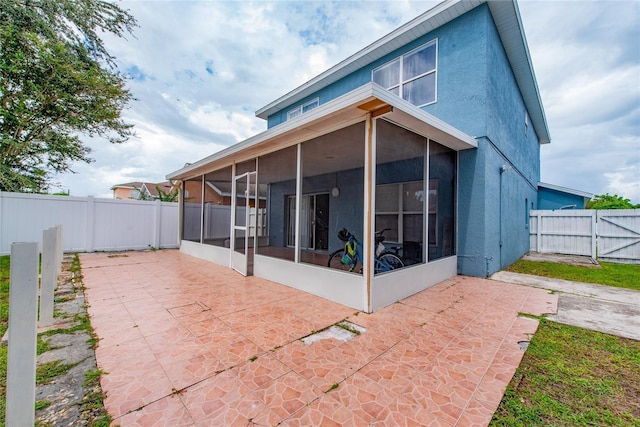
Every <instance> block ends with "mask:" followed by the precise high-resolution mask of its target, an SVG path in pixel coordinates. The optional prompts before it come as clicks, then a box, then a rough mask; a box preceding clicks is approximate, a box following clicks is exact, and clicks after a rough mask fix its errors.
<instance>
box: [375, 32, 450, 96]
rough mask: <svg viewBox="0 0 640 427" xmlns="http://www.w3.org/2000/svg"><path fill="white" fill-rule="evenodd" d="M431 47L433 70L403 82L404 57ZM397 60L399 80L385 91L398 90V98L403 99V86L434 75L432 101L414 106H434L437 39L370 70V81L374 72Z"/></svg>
mask: <svg viewBox="0 0 640 427" xmlns="http://www.w3.org/2000/svg"><path fill="white" fill-rule="evenodd" d="M431 45H435V47H436V60H435V65H434V67H433V70H432V71H428V72H426V73H422V74H420V75H417V76H414V77H412V78H410V79H408V80H405V81H403V80H402V75H403V66H404V57H405V56H409V55H411V54H412V53H414V52H417V51H419V50H422V49H425V48H427V47H429V46H431ZM398 60H399V61H400V64H399V65H400V71H399V73H398V76H399V79H400V80H399V82H398V84H394V85H392V86H389V87H388V88H385V89H386V90H388V91H389V92H391V91H392V90H393V89H396V88H398V96H399V97H400V98H402V99H404V98H403V97H402V95H403V93H402V89H403V87H404V85H405V84H407V83H410V82H412V81H414V80H417V79H419V78H421V77H424V76H427V75H429V74H434V75H435V83H434V97H433V101H431V102H427V103H426V104H421V105H416V107H418V108H422V107H425V106H427V105H431V104H435V103H436V102H438V38H435V39H433V40H431V41H428V42H427V43H425V44H423V45H421V46H418V47H417V48H415V49H413V50H411V51H409V52H405V53H403V54H402V55H400V56H397V57H395V58H393V59H392V60H391V61H388V62H386V63H384V64H382V65H381V66H379V67H376V68H374V69H373V70H371V81H373V74H374V73H375V72H376V71H378V70H380V69H382V68H384V67H386V66H389V65H391V64H392V63H393V62H395V61H398Z"/></svg>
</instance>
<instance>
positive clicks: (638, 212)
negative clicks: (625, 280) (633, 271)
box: [598, 209, 640, 264]
mask: <svg viewBox="0 0 640 427" xmlns="http://www.w3.org/2000/svg"><path fill="white" fill-rule="evenodd" d="M598 258H599V259H602V260H605V261H610V262H621V263H633V264H640V209H624V210H600V211H598Z"/></svg>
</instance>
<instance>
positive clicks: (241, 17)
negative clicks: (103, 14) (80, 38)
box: [55, 0, 640, 203]
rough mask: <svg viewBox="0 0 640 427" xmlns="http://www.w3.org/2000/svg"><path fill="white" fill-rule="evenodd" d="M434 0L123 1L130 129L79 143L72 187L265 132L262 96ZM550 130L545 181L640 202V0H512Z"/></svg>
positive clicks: (109, 181) (149, 175)
mask: <svg viewBox="0 0 640 427" xmlns="http://www.w3.org/2000/svg"><path fill="white" fill-rule="evenodd" d="M437 3H438V2H437V1H404V0H402V1H401V0H389V1H358V2H350V1H335V2H333V1H320V2H314V1H257V2H253V1H120V2H119V3H118V4H119V5H121V7H123V8H124V9H129V10H130V12H131V13H132V14H133V15H134V16H135V17H136V19H137V20H138V24H139V28H137V29H136V31H135V32H134V36H133V37H132V36H129V37H127V39H126V40H125V39H115V38H105V40H106V42H107V47H108V49H109V50H110V52H111V53H112V54H113V55H115V56H116V57H117V62H118V64H119V68H120V70H121V71H122V72H124V73H126V74H127V75H129V76H130V78H131V80H130V81H129V86H130V88H131V91H132V93H133V95H134V96H135V98H136V99H137V100H136V101H134V102H132V103H131V105H130V107H129V108H128V109H127V110H126V112H125V118H126V119H127V120H128V121H129V122H130V123H133V124H134V125H135V128H136V133H137V137H136V138H132V139H131V140H129V141H128V142H127V143H125V144H123V145H110V144H109V143H107V142H104V141H87V143H88V145H90V146H91V147H92V148H93V154H92V157H93V158H94V159H95V162H94V163H91V164H90V165H86V164H77V165H75V166H74V168H73V169H74V170H75V172H76V173H75V174H65V175H59V176H57V177H55V181H56V182H57V183H58V184H59V187H60V188H61V189H64V190H70V192H71V195H74V196H86V195H94V196H96V197H111V191H110V188H111V186H113V185H115V184H118V183H124V182H128V181H151V182H160V181H163V180H164V177H165V175H166V174H167V173H169V172H173V171H174V170H177V169H179V168H181V167H182V166H183V165H184V163H186V162H193V161H196V160H198V159H200V158H202V157H205V156H208V155H210V154H212V153H214V152H216V151H218V150H220V149H222V148H224V147H227V146H229V145H231V144H233V143H235V142H239V141H242V140H244V139H246V138H248V137H250V136H252V135H255V134H256V133H259V132H261V131H263V130H265V129H266V122H264V121H263V120H261V119H258V118H256V117H255V115H254V113H255V111H256V110H257V109H258V108H261V107H263V106H264V105H266V104H268V103H269V102H271V101H273V100H275V99H276V98H278V97H280V96H281V95H283V94H285V93H287V92H288V91H290V90H292V89H294V88H295V87H297V86H298V85H300V84H302V83H304V82H305V81H307V80H308V79H310V78H312V77H314V76H316V75H317V74H319V73H321V72H323V71H325V70H326V69H327V68H329V67H331V66H333V65H335V64H336V63H338V62H340V61H341V60H343V59H345V58H346V57H348V56H349V55H351V54H353V53H355V52H357V51H358V50H360V49H362V48H363V47H365V46H367V45H368V44H370V43H372V42H373V41H375V40H377V39H379V38H380V37H382V36H384V35H385V34H387V33H388V32H390V31H392V30H393V29H395V28H397V27H398V26H400V25H402V24H404V23H405V22H407V21H409V20H410V19H412V18H414V17H415V16H417V15H418V14H420V13H422V12H425V11H426V10H428V9H430V8H431V7H433V6H434V5H435V4H437ZM519 7H520V13H521V17H522V21H523V24H524V27H525V32H526V37H527V41H528V43H529V50H530V53H531V56H532V58H533V63H534V69H535V72H536V76H537V80H538V86H539V89H540V93H541V97H542V101H543V104H544V107H545V111H546V115H547V122H548V125H549V129H550V133H551V144H547V145H543V146H542V149H541V151H542V167H541V181H543V182H546V183H551V184H555V185H560V186H564V187H569V188H573V189H577V190H581V191H585V192H589V193H593V194H604V193H610V194H618V195H622V196H624V197H626V198H629V199H631V200H632V201H633V202H634V203H640V2H639V1H637V0H631V1H584V0H579V1H540V0H535V1H532V0H521V1H520V2H519Z"/></svg>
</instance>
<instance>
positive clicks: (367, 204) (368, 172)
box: [362, 113, 376, 313]
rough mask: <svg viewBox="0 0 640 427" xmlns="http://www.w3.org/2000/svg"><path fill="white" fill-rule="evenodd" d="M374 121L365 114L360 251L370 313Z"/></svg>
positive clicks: (366, 308)
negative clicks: (362, 215) (362, 216)
mask: <svg viewBox="0 0 640 427" xmlns="http://www.w3.org/2000/svg"><path fill="white" fill-rule="evenodd" d="M375 146H376V145H375V121H374V120H373V114H372V113H368V114H367V121H366V124H365V141H364V230H363V232H364V236H363V239H362V242H363V243H362V252H363V255H362V257H363V259H364V263H363V264H364V265H363V268H362V276H363V278H364V282H365V283H364V285H365V299H366V300H365V304H364V307H365V311H366V312H367V313H371V307H372V295H371V285H372V283H373V274H374V270H375V269H374V267H373V262H374V261H373V242H372V237H373V234H374V230H373V227H374V221H373V214H372V212H373V208H374V206H373V203H374V193H373V189H374V188H375V187H374V185H375V179H376V177H375V173H376V171H375V158H376V153H375Z"/></svg>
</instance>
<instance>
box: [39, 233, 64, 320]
mask: <svg viewBox="0 0 640 427" xmlns="http://www.w3.org/2000/svg"><path fill="white" fill-rule="evenodd" d="M59 230H60V228H58V227H55V228H49V229H47V230H44V231H43V232H42V278H41V280H40V317H39V319H38V326H40V327H45V326H51V325H53V290H54V289H55V287H56V283H57V282H58V280H57V279H58V274H57V270H58V267H57V264H58V245H59V244H58V236H59V233H58V231H59Z"/></svg>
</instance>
